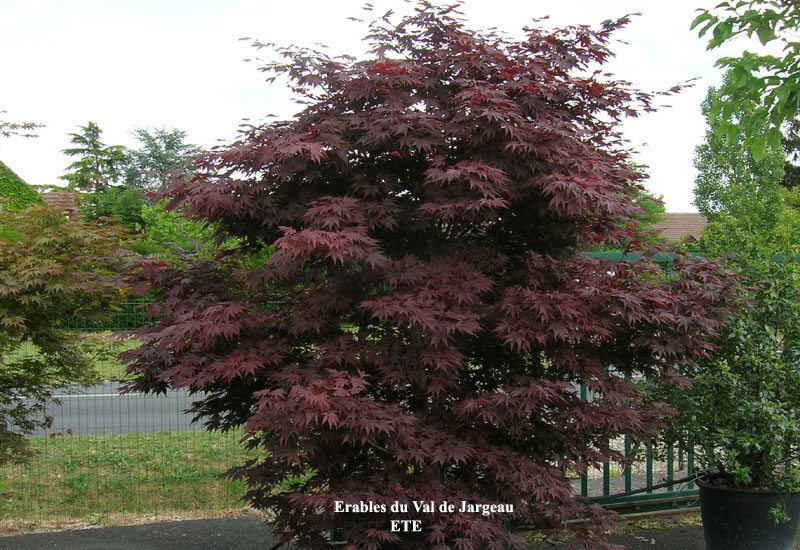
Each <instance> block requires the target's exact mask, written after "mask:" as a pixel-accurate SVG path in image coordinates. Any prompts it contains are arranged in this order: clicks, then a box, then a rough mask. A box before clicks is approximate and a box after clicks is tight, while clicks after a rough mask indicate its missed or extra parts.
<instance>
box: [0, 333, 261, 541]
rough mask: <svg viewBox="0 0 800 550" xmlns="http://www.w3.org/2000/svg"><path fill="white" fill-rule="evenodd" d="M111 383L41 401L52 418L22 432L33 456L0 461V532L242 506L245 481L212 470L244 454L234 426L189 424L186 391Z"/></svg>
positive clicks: (196, 513) (239, 459)
mask: <svg viewBox="0 0 800 550" xmlns="http://www.w3.org/2000/svg"><path fill="white" fill-rule="evenodd" d="M22 353H36V350H35V349H33V348H32V347H27V348H26V349H24V350H22ZM117 369H118V371H119V372H122V371H121V369H119V367H118V366H117ZM111 370H112V371H113V368H112V369H111ZM120 386H121V383H120V382H119V381H109V380H106V381H103V382H99V383H98V384H96V385H94V386H91V387H85V388H65V389H63V390H60V391H59V392H58V393H57V395H56V396H55V397H56V399H55V401H53V402H51V403H48V405H47V410H46V412H45V413H44V414H46V415H47V416H49V417H51V418H52V424H51V425H50V426H49V427H48V428H47V429H40V430H38V431H37V432H35V433H34V434H32V435H31V436H30V437H29V441H30V443H31V445H32V447H33V448H34V449H35V450H36V454H35V456H34V457H33V458H32V459H31V460H30V461H29V462H28V463H27V464H11V465H5V466H2V467H0V527H2V529H0V532H6V533H13V532H19V531H27V530H32V529H37V528H47V527H52V526H59V525H69V524H100V525H102V524H107V523H121V522H128V521H131V520H133V519H134V518H136V517H142V518H144V519H147V520H153V519H167V518H172V517H193V516H202V515H216V514H220V513H224V512H227V511H232V510H235V509H240V508H243V507H244V504H243V502H242V500H241V498H242V497H243V496H244V493H245V491H246V488H245V487H244V485H243V484H242V483H240V482H234V481H230V480H227V479H222V478H221V477H220V475H221V474H222V473H223V472H225V471H226V470H228V469H229V468H230V467H231V466H234V465H235V464H241V463H243V462H244V461H245V460H247V459H248V458H250V457H251V455H250V454H249V453H248V452H247V451H246V450H244V449H243V448H242V446H241V445H239V444H238V442H239V439H240V438H241V436H242V434H241V432H229V433H225V434H222V433H214V432H212V433H207V432H206V431H205V430H204V427H203V426H202V424H197V423H192V418H191V416H190V415H189V414H187V413H186V412H185V411H186V409H188V408H189V406H190V405H191V402H192V401H193V399H195V398H196V397H193V396H190V395H189V394H188V392H185V391H171V392H168V393H167V395H163V396H161V395H160V396H155V395H145V394H137V393H132V394H124V395H123V394H120V392H119V389H120Z"/></svg>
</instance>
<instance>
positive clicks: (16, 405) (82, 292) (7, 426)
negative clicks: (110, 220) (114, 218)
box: [0, 205, 122, 464]
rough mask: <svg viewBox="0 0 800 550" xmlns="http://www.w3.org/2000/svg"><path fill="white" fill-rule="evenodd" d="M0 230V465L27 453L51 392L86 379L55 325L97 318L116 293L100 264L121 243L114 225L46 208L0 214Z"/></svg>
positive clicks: (85, 364) (85, 368)
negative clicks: (29, 435)
mask: <svg viewBox="0 0 800 550" xmlns="http://www.w3.org/2000/svg"><path fill="white" fill-rule="evenodd" d="M0 228H1V229H0V464H2V463H4V462H7V461H23V460H24V459H25V458H26V457H27V456H29V455H30V448H29V446H28V444H27V441H26V439H25V437H24V435H25V434H26V433H30V432H31V431H32V430H34V429H35V428H37V427H46V426H47V425H48V420H47V419H46V418H44V419H43V417H42V416H41V413H42V411H43V410H44V405H45V402H46V401H47V400H49V399H50V398H51V396H52V394H53V391H54V390H56V389H58V388H61V387H64V386H66V385H68V384H80V383H83V382H87V381H88V380H89V379H90V377H91V372H92V371H91V368H90V367H91V365H90V364H89V361H88V357H87V356H86V355H85V354H83V353H81V351H80V346H79V345H78V342H77V341H76V340H75V337H74V335H72V334H70V333H68V332H66V331H64V330H62V327H61V326H60V323H61V321H62V320H63V319H65V318H67V317H69V316H72V315H80V316H81V317H83V318H86V319H87V320H90V321H91V320H100V318H102V317H103V316H105V315H107V314H108V313H109V312H110V311H112V309H113V306H114V304H115V303H116V302H117V300H119V299H120V298H121V297H122V296H121V291H120V290H119V288H118V285H117V284H116V283H115V281H114V279H113V277H112V275H113V273H114V271H113V269H112V268H113V264H112V263H110V262H109V261H108V260H107V258H110V257H113V256H114V255H115V254H116V248H115V247H116V246H117V245H118V244H119V243H120V237H119V234H117V233H115V232H114V230H113V228H108V227H105V228H104V227H98V226H97V225H96V224H95V225H87V224H85V223H83V222H74V221H70V220H68V219H67V218H65V217H64V216H63V215H62V214H61V213H60V212H58V211H57V210H55V209H53V208H52V207H49V206H47V205H44V206H33V207H29V208H26V209H24V210H22V211H21V212H17V213H13V214H12V213H8V212H7V213H4V214H0ZM101 258H105V260H101ZM29 351H34V352H35V353H27V352H29Z"/></svg>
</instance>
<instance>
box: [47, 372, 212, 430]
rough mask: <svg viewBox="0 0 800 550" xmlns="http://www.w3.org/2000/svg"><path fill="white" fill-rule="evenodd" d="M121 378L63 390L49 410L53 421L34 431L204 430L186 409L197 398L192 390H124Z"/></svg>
mask: <svg viewBox="0 0 800 550" xmlns="http://www.w3.org/2000/svg"><path fill="white" fill-rule="evenodd" d="M120 385H121V384H120V383H119V382H106V383H104V384H98V385H96V386H91V387H88V388H79V389H74V390H64V391H59V392H58V393H57V394H56V396H55V397H56V398H57V400H58V402H59V403H58V404H50V405H49V406H48V408H47V414H48V415H50V416H52V417H53V424H52V426H51V427H50V428H48V429H47V430H41V429H40V430H37V431H36V432H35V433H34V435H50V434H58V433H61V434H62V435H67V434H71V435H104V434H112V433H113V434H125V433H134V432H137V433H152V432H164V431H169V432H182V431H188V430H202V429H203V425H202V423H200V424H192V423H191V420H192V417H191V415H189V414H186V413H185V412H184V411H185V410H186V409H188V408H189V406H191V403H192V401H193V400H194V398H192V397H190V396H189V392H188V391H185V390H183V391H171V392H168V393H167V394H166V395H145V394H140V393H133V394H120V393H119V388H120Z"/></svg>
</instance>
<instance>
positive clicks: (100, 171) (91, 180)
mask: <svg viewBox="0 0 800 550" xmlns="http://www.w3.org/2000/svg"><path fill="white" fill-rule="evenodd" d="M102 133H103V131H102V130H101V129H100V127H99V126H98V125H97V124H95V123H94V122H89V123H88V124H86V125H85V126H81V127H80V132H79V133H74V134H70V142H71V143H72V144H73V145H74V147H70V148H68V149H64V150H62V151H61V152H62V153H64V154H65V155H67V156H69V157H76V158H77V160H76V161H75V162H73V163H72V164H70V165H69V166H68V167H67V170H70V172H67V173H66V174H64V175H63V176H60V179H63V180H65V181H67V182H69V186H70V187H71V188H74V189H80V190H82V191H103V190H105V189H107V188H109V187H110V186H112V185H114V184H115V183H117V182H118V181H119V180H120V178H121V176H122V173H123V169H124V166H125V148H124V147H123V146H121V145H106V144H105V143H103V142H102V140H101V139H100V135H101V134H102Z"/></svg>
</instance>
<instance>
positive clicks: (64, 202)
mask: <svg viewBox="0 0 800 550" xmlns="http://www.w3.org/2000/svg"><path fill="white" fill-rule="evenodd" d="M42 199H44V201H45V202H47V203H48V204H51V205H53V206H55V207H56V208H58V209H60V210H61V211H62V212H64V214H66V215H67V216H68V217H69V219H71V220H77V219H78V217H79V216H78V206H77V205H76V204H75V194H74V193H71V192H70V191H53V192H50V193H42Z"/></svg>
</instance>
